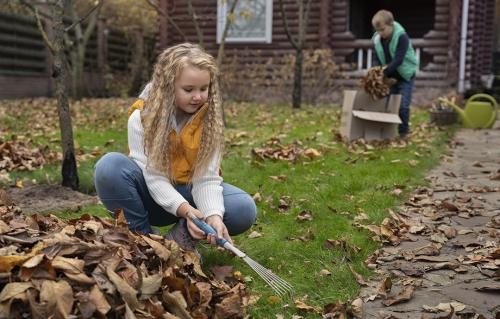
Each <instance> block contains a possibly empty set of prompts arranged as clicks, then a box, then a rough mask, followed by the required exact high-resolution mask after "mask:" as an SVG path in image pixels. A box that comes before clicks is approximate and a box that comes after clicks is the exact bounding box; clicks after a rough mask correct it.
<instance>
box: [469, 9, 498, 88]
mask: <svg viewBox="0 0 500 319" xmlns="http://www.w3.org/2000/svg"><path fill="white" fill-rule="evenodd" d="M494 18H495V0H470V2H469V23H468V32H467V37H468V40H467V60H466V88H476V87H484V86H486V85H485V81H487V77H488V76H489V75H491V74H492V73H493V42H494V21H495V20H494ZM485 76H486V78H484V77H485Z"/></svg>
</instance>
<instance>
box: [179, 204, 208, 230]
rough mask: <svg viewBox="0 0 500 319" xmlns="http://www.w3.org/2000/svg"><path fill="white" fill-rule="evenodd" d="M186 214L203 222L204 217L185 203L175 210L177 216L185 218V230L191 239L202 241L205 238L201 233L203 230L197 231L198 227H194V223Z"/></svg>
mask: <svg viewBox="0 0 500 319" xmlns="http://www.w3.org/2000/svg"><path fill="white" fill-rule="evenodd" d="M188 213H191V214H193V215H194V216H196V217H197V218H199V219H201V220H205V215H203V213H202V212H200V211H199V210H197V209H196V208H194V207H193V206H191V205H189V204H188V203H187V202H186V203H182V204H181V205H180V206H179V208H178V209H177V216H178V217H180V218H185V219H186V220H187V229H188V231H189V234H190V235H191V237H193V238H194V239H204V238H206V237H207V236H206V235H205V233H204V232H203V230H201V229H199V228H198V226H196V224H195V223H193V221H192V220H191V218H189V217H188V216H187V215H188Z"/></svg>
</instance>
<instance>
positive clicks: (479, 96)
mask: <svg viewBox="0 0 500 319" xmlns="http://www.w3.org/2000/svg"><path fill="white" fill-rule="evenodd" d="M477 99H486V100H488V102H491V105H492V106H493V109H494V110H495V109H496V108H497V101H496V100H495V98H494V97H493V96H491V95H489V94H484V93H479V94H474V95H473V96H471V97H470V98H469V100H468V101H467V102H472V101H475V100H477Z"/></svg>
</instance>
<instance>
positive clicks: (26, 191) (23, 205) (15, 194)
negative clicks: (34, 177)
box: [5, 184, 98, 215]
mask: <svg viewBox="0 0 500 319" xmlns="http://www.w3.org/2000/svg"><path fill="white" fill-rule="evenodd" d="M5 191H6V192H7V195H8V196H9V197H10V199H11V200H12V202H14V204H16V205H17V206H18V207H19V208H20V209H21V210H22V211H23V213H25V214H27V215H31V214H35V213H37V214H48V213H51V212H57V211H77V210H80V209H81V208H82V207H83V206H86V205H90V204H96V203H97V202H98V198H97V196H90V195H87V194H83V193H80V192H77V191H74V190H72V189H71V188H67V187H63V186H61V185H57V184H38V185H29V186H26V187H23V188H7V189H5Z"/></svg>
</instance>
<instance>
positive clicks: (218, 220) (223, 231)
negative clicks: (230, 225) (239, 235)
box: [205, 215, 233, 245]
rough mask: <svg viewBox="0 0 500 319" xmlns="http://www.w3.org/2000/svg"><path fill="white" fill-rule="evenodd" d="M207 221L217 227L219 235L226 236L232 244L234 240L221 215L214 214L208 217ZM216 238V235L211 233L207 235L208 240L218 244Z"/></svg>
mask: <svg viewBox="0 0 500 319" xmlns="http://www.w3.org/2000/svg"><path fill="white" fill-rule="evenodd" d="M205 222H206V223H207V224H209V225H210V226H212V227H213V228H214V229H215V231H216V232H217V237H219V238H224V239H226V240H227V241H228V242H230V243H231V244H232V243H233V240H232V239H231V237H230V236H229V233H228V231H227V228H226V225H224V222H223V221H222V217H220V216H219V215H212V216H209V217H207V218H206V220H205ZM215 240H216V237H215V236H214V235H212V234H209V235H208V236H207V241H208V242H210V243H211V244H212V245H217V243H216V241H215Z"/></svg>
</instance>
